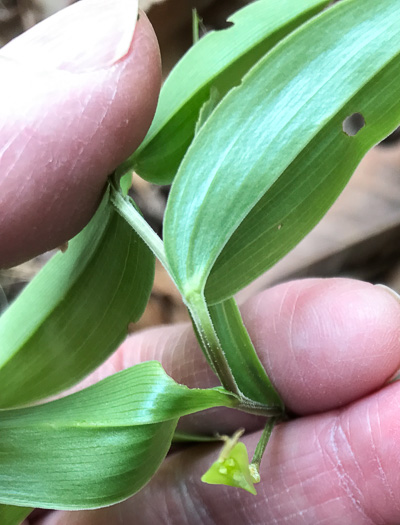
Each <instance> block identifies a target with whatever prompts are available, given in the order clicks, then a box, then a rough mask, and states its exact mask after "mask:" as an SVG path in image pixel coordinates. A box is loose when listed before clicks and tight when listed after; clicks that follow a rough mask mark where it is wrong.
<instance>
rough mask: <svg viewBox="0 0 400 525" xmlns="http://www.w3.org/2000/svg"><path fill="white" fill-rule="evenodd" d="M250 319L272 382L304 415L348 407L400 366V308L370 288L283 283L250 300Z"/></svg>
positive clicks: (332, 282) (345, 282)
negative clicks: (347, 405)
mask: <svg viewBox="0 0 400 525" xmlns="http://www.w3.org/2000/svg"><path fill="white" fill-rule="evenodd" d="M244 318H245V320H246V322H247V326H248V329H249V332H250V334H251V336H252V339H253V341H254V344H255V346H256V349H257V351H258V352H259V355H260V358H261V360H262V361H263V363H264V365H265V367H266V369H267V370H268V373H269V375H270V378H271V380H272V382H273V383H274V385H275V387H276V388H277V390H278V392H279V393H280V394H281V396H282V398H283V400H284V402H285V403H286V406H287V407H288V408H289V409H290V410H293V411H294V412H296V413H299V414H309V413H314V412H320V411H323V410H328V409H332V408H337V407H340V406H343V405H345V404H347V403H350V402H352V401H354V400H356V399H358V398H359V397H361V396H364V395H366V394H368V393H370V392H372V391H374V390H376V389H377V388H379V387H381V386H382V385H383V384H384V383H385V382H386V381H387V380H388V378H390V377H391V376H392V375H393V373H394V372H395V371H396V370H397V369H398V367H399V365H400V344H399V342H400V307H399V304H398V303H397V302H396V300H394V299H393V298H392V297H391V296H390V295H389V294H388V293H387V292H385V291H384V290H381V289H379V288H377V287H374V286H373V285H371V284H368V283H364V282H360V281H355V280H351V279H326V280H324V279H308V280H304V281H294V282H291V283H285V284H282V285H279V286H277V287H275V288H273V289H271V290H268V291H266V292H265V293H263V294H260V295H259V296H257V297H256V298H254V299H252V300H250V301H249V302H248V303H247V304H246V306H245V307H244Z"/></svg>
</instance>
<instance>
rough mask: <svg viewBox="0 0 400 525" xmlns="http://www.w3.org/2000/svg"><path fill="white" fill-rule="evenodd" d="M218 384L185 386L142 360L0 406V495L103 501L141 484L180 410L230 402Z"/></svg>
mask: <svg viewBox="0 0 400 525" xmlns="http://www.w3.org/2000/svg"><path fill="white" fill-rule="evenodd" d="M237 404H238V401H237V399H236V398H235V397H234V396H233V395H232V394H230V393H229V392H226V391H224V390H223V389H221V388H214V389H208V390H200V389H189V388H187V387H185V386H182V385H178V384H177V383H175V382H174V381H173V380H172V379H171V378H170V377H168V376H167V375H166V374H165V372H164V371H163V369H162V368H161V365H160V364H159V363H156V362H147V363H142V364H140V365H137V366H134V367H131V368H129V369H126V370H124V371H122V372H119V373H118V374H115V375H113V376H110V377H108V378H107V379H104V380H103V381H101V382H100V383H97V384H95V385H93V386H91V387H89V388H87V389H85V390H82V391H80V392H77V393H75V394H72V395H70V396H68V397H65V398H62V399H59V400H56V401H53V402H50V403H46V404H44V405H39V406H34V407H29V408H21V409H14V410H3V411H0V503H4V504H11V505H29V506H36V507H41V508H54V509H85V508H86V509H87V508H96V507H99V506H105V505H111V504H113V503H116V502H118V501H121V500H123V499H125V498H127V497H129V496H130V495H132V494H133V493H135V492H137V491H138V490H139V489H140V488H142V487H143V485H144V484H146V483H147V482H148V481H149V479H150V478H151V476H152V475H153V474H154V472H155V471H156V470H157V468H158V467H159V465H160V463H161V461H162V460H163V458H164V457H165V455H166V453H167V451H168V449H169V446H170V443H171V440H172V437H173V434H174V430H175V427H176V424H177V421H178V418H179V417H180V416H182V415H186V414H191V413H194V412H197V411H199V410H204V409H207V408H212V407H217V406H225V407H235V406H236V405H237Z"/></svg>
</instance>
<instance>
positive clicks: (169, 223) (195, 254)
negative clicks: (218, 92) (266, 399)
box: [164, 0, 400, 303]
mask: <svg viewBox="0 0 400 525" xmlns="http://www.w3.org/2000/svg"><path fill="white" fill-rule="evenodd" d="M399 20H400V8H399V5H396V4H394V3H392V2H390V0H386V1H384V2H380V3H379V4H376V2H373V0H368V1H367V2H364V3H363V5H362V6H361V5H360V2H358V1H354V0H345V1H343V2H340V3H339V4H336V6H334V7H332V8H331V9H329V10H327V11H326V12H324V13H322V14H321V15H319V16H318V17H316V18H314V19H313V20H311V21H309V22H308V23H306V24H305V25H303V26H302V27H301V28H299V29H298V30H297V31H295V32H294V33H292V34H291V35H290V36H289V37H288V38H287V39H285V40H284V41H282V42H281V43H280V44H279V45H278V46H276V47H275V48H274V50H273V51H272V52H271V53H270V54H269V55H268V56H267V57H265V58H264V59H262V60H261V61H260V62H259V63H258V64H257V65H256V66H255V67H254V68H253V69H252V70H251V72H249V74H248V75H247V76H246V77H245V79H244V81H243V83H242V85H241V86H240V87H238V88H235V89H234V90H232V91H231V92H230V93H229V94H228V95H227V96H226V97H225V98H224V99H223V101H222V102H221V104H220V105H219V106H218V107H217V109H216V110H215V112H214V113H213V115H212V116H211V117H210V119H209V120H208V121H207V122H206V123H205V124H204V126H203V128H202V130H201V131H200V132H199V134H198V135H197V137H196V138H195V140H194V141H193V143H192V145H191V147H190V148H189V150H188V152H187V155H186V157H185V159H184V161H183V163H182V165H181V168H180V170H179V174H178V176H177V177H176V179H175V181H174V184H173V188H172V191H171V196H170V201H169V203H168V207H167V211H166V217H165V230H164V237H165V239H166V251H167V256H168V260H169V263H170V266H171V267H172V269H173V271H174V272H175V275H174V277H175V280H176V281H177V282H178V284H179V286H180V287H181V290H183V293H184V295H186V294H190V293H194V292H196V293H197V292H198V291H199V290H200V291H201V290H202V289H204V287H205V285H206V281H207V279H208V277H209V274H210V272H212V269H213V266H214V263H215V262H216V260H218V257H221V259H223V257H224V253H223V250H224V249H225V246H227V245H228V243H229V241H230V239H231V238H233V237H234V235H235V231H236V230H238V229H239V228H240V225H241V223H243V224H244V223H245V221H246V220H249V221H250V219H246V217H247V216H250V215H251V211H252V210H253V209H255V207H256V205H257V203H258V202H260V201H261V200H262V198H263V196H265V195H266V194H267V192H268V191H269V190H270V189H271V188H272V187H273V186H274V184H276V185H277V186H279V181H278V179H279V178H280V176H281V175H282V173H285V171H286V170H287V171H288V173H289V174H291V175H293V172H290V169H289V168H290V166H292V165H293V164H295V163H296V159H298V158H299V157H300V161H301V166H302V168H303V169H305V168H308V169H309V166H310V163H312V160H313V151H312V149H309V150H308V151H306V152H305V154H304V155H303V157H301V155H302V154H303V152H304V151H305V150H307V147H308V146H309V145H310V143H311V142H312V141H313V140H323V147H322V150H323V149H324V148H326V147H327V145H329V144H332V143H334V146H337V144H338V143H339V146H340V147H338V149H339V152H340V153H343V152H344V153H345V157H346V158H347V159H348V158H349V157H351V156H352V155H354V158H355V161H354V162H353V164H351V166H350V170H349V169H347V168H346V166H344V167H343V171H342V173H341V174H340V176H339V179H340V183H339V185H338V187H337V188H336V189H335V192H333V193H335V195H330V192H329V187H328V188H327V187H325V188H324V191H322V190H321V192H320V194H319V196H318V198H319V199H321V198H322V200H324V201H325V202H324V205H323V206H322V209H323V212H325V211H326V210H327V209H328V208H329V206H330V204H331V203H332V201H333V199H334V198H335V197H336V196H337V194H338V193H339V192H340V190H341V189H342V188H343V186H344V184H345V182H346V181H347V180H348V178H349V177H350V175H351V173H352V171H353V168H354V167H355V166H354V164H357V163H358V162H359V160H360V159H361V157H362V156H363V154H365V152H366V151H367V150H368V149H369V148H370V147H371V146H372V145H373V144H374V143H376V142H378V141H379V140H381V139H382V138H384V136H385V135H386V134H388V133H390V131H391V130H392V129H394V128H395V127H396V125H397V123H398V122H399V121H400V114H399V107H398V104H397V100H396V93H392V94H390V93H388V89H387V87H386V88H385V82H386V84H387V81H388V77H390V76H391V77H392V80H391V82H390V84H391V85H393V77H394V78H397V79H398V78H399V76H400V74H399V59H398V55H399V51H400V34H399V31H398V22H399ZM320 34H323V35H326V36H325V37H324V39H322V40H321V39H320V38H319V35H320ZM389 40H390V45H389V44H388V41H389ZM312 42H318V45H311V43H312ZM354 42H355V43H356V44H355V45H352V43H354ZM349 48H350V49H351V50H352V53H351V54H349V52H348V50H349ZM332 64H333V66H332ZM282 72H285V73H284V74H282ZM364 85H367V88H366V90H365V91H363V92H362V97H361V98H362V100H363V101H364V103H365V100H366V99H367V95H368V94H369V96H370V98H371V99H372V100H373V102H374V103H375V109H374V108H373V107H372V106H371V104H369V105H363V107H361V108H360V107H356V108H353V109H352V111H360V112H361V113H363V114H364V113H365V115H364V116H365V118H366V121H367V126H366V127H365V128H364V129H363V130H361V131H360V132H359V133H358V134H357V135H356V136H355V137H351V138H350V137H347V136H346V135H344V133H343V131H342V128H341V122H342V121H343V119H344V118H345V117H347V116H348V111H349V109H350V108H352V106H351V104H352V103H354V100H355V97H356V95H357V93H358V92H359V91H362V88H363V87H364ZM382 89H383V92H384V94H385V98H384V99H383V101H382V100H377V97H379V94H380V93H381V90H382ZM388 97H389V98H388ZM335 141H336V142H335ZM332 149H333V150H334V149H335V147H332ZM322 150H321V151H322ZM220 152H223V155H221V154H220ZM216 159H218V161H216ZM330 161H331V162H332V158H330ZM321 162H322V161H321ZM339 162H340V160H339ZM332 176H333V175H332V173H331V178H330V179H329V180H330V181H332ZM277 181H278V182H277ZM315 181H316V182H315ZM290 182H291V180H290V177H289V176H287V177H286V179H285V180H284V182H282V186H281V187H279V188H278V189H279V191H277V192H276V193H277V195H278V196H279V193H282V191H283V189H285V187H286V186H288V185H289V184H290ZM325 182H326V181H325ZM302 183H303V181H302V180H298V181H297V182H296V184H297V186H296V187H294V186H293V188H294V189H293V191H292V192H291V199H290V201H289V200H288V202H287V204H286V207H287V209H289V210H293V209H294V208H295V207H296V206H297V205H299V203H298V200H297V201H294V202H293V200H294V199H295V198H296V195H297V193H298V191H299V186H300V187H301V185H302ZM317 183H318V172H314V173H313V178H311V179H310V178H309V179H307V180H306V181H305V182H304V185H303V188H302V189H301V191H300V196H301V192H303V194H304V195H306V194H307V192H308V193H310V192H311V193H312V191H313V189H314V185H316V184H317ZM304 186H305V188H304ZM321 195H322V197H321ZM329 195H330V196H329ZM297 196H298V195H297ZM266 199H268V197H266ZM303 200H304V199H303ZM306 200H307V199H305V201H306ZM280 204H281V201H280V200H278V197H276V199H275V206H277V207H279V206H280ZM321 213H322V212H321V209H319V210H318V213H316V214H314V215H313V214H312V210H309V214H311V215H313V217H312V220H309V221H308V223H307V227H306V228H303V229H302V230H301V231H300V230H299V231H298V232H297V234H296V235H295V236H294V237H295V238H294V240H293V239H292V240H291V241H290V243H287V246H286V248H285V250H281V252H280V253H279V257H281V256H282V255H283V254H284V253H286V251H287V249H289V248H288V246H293V243H294V244H295V243H296V242H298V241H299V240H300V238H301V236H303V235H304V234H305V232H306V230H307V231H308V230H309V229H310V228H311V227H312V225H313V224H315V223H316V222H317V221H318V220H319V218H320V217H321ZM322 214H323V213H322ZM265 217H266V215H265V213H264V215H263V220H264V219H265ZM293 217H294V219H293V220H294V221H295V215H293ZM183 222H184V224H185V225H184V227H183V225H182V224H183ZM279 224H280V223H279V222H277V223H276V222H275V227H278V226H279ZM216 225H218V227H216ZM246 226H247V225H246ZM270 227H271V225H270V224H268V228H270ZM251 228H253V229H254V231H252V229H251ZM251 228H250V227H244V229H243V230H242V233H241V236H240V242H241V243H242V244H243V245H242V247H241V248H242V251H241V255H240V256H238V257H237V259H235V264H238V261H239V259H240V257H242V258H243V256H244V255H243V254H244V251H245V250H246V249H247V247H248V246H249V245H250V244H251V243H252V242H254V243H256V242H257V237H260V236H261V234H262V232H263V231H264V230H263V223H262V221H253V222H251ZM282 231H283V230H282ZM282 231H281V233H282ZM260 232H261V233H260ZM271 242H272V241H271ZM279 242H280V241H279V238H276V236H275V240H274V244H273V247H274V248H275V249H276V246H277V243H279ZM231 246H234V247H235V249H236V250H239V251H240V247H239V248H238V243H237V242H236V243H235V244H234V243H232V245H231ZM269 249H272V248H271V244H270V245H269ZM221 252H222V254H221ZM233 252H234V249H231V250H230V252H229V261H228V262H227V260H225V259H223V260H224V265H225V266H224V270H226V268H227V265H230V267H231V271H230V272H229V276H228V275H227V274H226V275H225V274H224V272H223V271H222V270H221V271H219V272H218V279H217V277H216V278H215V279H213V278H212V276H211V277H210V286H208V284H207V290H206V297H207V300H208V301H209V302H210V303H215V302H219V301H221V300H223V299H225V298H226V297H229V296H230V295H232V294H233V293H234V292H236V291H237V290H238V289H240V288H241V287H242V286H243V285H244V284H247V283H248V282H250V281H251V280H252V279H254V278H255V277H256V276H257V275H259V274H260V273H262V271H265V269H266V268H267V267H268V265H269V264H272V263H273V262H276V258H274V259H273V258H272V257H271V259H270V260H269V261H267V264H264V263H263V264H262V268H261V267H258V268H257V271H255V270H254V269H249V268H247V269H246V275H245V278H242V276H241V275H240V273H241V272H242V273H243V265H241V267H240V270H237V271H236V270H235V267H234V266H233V264H232V258H233ZM252 255H254V252H253V253H252ZM279 257H278V258H279ZM227 259H228V257H227ZM253 259H254V257H253ZM246 260H247V263H248V264H250V265H251V264H252V263H254V264H257V265H258V264H259V263H258V261H253V260H250V259H249V258H247V259H246ZM240 261H242V259H240ZM271 261H273V262H271ZM220 268H222V264H221V266H220Z"/></svg>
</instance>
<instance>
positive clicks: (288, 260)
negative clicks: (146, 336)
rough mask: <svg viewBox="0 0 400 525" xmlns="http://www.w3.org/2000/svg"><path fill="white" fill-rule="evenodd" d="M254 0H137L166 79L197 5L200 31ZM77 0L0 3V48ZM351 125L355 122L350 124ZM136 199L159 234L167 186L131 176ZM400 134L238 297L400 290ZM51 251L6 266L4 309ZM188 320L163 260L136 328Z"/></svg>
mask: <svg viewBox="0 0 400 525" xmlns="http://www.w3.org/2000/svg"><path fill="white" fill-rule="evenodd" d="M249 1H250V0H164V1H163V0H139V3H140V5H141V7H142V8H143V9H145V10H146V11H147V13H148V16H149V18H150V20H151V22H152V24H153V26H154V29H155V31H156V34H157V36H158V39H159V43H160V48H161V54H162V60H163V74H164V77H166V76H167V75H168V72H169V71H170V70H171V68H172V67H173V66H174V64H175V63H176V62H177V61H178V60H179V58H180V57H181V56H182V55H183V54H184V52H185V51H186V50H187V49H188V48H189V47H190V46H191V44H192V9H193V8H196V9H197V10H198V13H199V16H200V17H201V19H202V23H201V26H200V36H202V35H204V34H205V33H206V32H208V31H212V30H220V29H224V28H226V27H229V22H227V19H228V17H229V15H230V14H231V13H233V12H235V11H237V10H238V9H239V8H241V7H243V6H244V5H245V4H247V3H249ZM73 2H74V0H0V46H2V45H4V44H6V43H7V42H8V41H9V40H11V39H12V38H14V37H16V36H17V35H18V34H20V33H21V32H23V31H25V30H27V29H29V28H30V27H32V26H33V25H34V24H36V23H38V22H40V21H41V20H43V19H44V18H46V17H47V16H50V15H51V14H53V13H54V12H56V11H57V10H59V9H62V8H64V7H66V6H68V5H69V4H71V3H73ZM350 126H351V123H350ZM131 194H132V197H133V198H134V199H135V200H136V202H137V203H138V205H139V206H140V208H141V209H142V211H143V213H144V215H145V217H146V219H147V220H148V221H149V222H150V224H151V225H152V226H153V228H154V229H155V230H156V231H157V232H158V233H161V225H162V218H163V213H164V209H165V203H166V200H167V197H168V188H167V187H159V186H153V185H151V184H149V183H147V182H145V181H143V180H142V179H140V178H139V177H137V176H134V178H133V186H132V190H131ZM399 241H400V133H399V132H398V131H397V132H395V133H394V134H393V135H392V136H391V137H389V138H388V139H387V140H385V141H384V142H383V143H382V144H380V145H379V146H377V147H375V148H374V149H373V150H371V151H370V152H369V153H368V154H367V155H366V156H365V158H364V159H363V161H362V163H361V164H360V166H359V167H358V169H357V171H356V173H355V174H354V176H353V178H352V179H351V181H350V183H349V185H348V186H347V188H346V189H345V190H344V192H343V193H342V195H341V196H340V197H339V199H338V200H337V202H336V203H335V205H334V206H333V207H332V208H331V210H330V211H329V212H328V214H327V215H326V216H325V217H324V219H323V220H322V221H321V222H320V223H319V224H318V226H316V228H314V230H313V231H312V232H311V233H310V234H309V235H308V236H307V237H306V238H305V239H304V240H303V241H302V242H301V243H300V244H299V245H298V246H297V247H296V248H295V249H294V250H293V251H292V252H291V253H289V254H288V255H287V256H286V257H285V258H284V259H282V260H281V261H280V262H279V263H278V264H277V265H276V266H275V267H274V268H272V269H271V270H269V271H268V272H266V274H264V275H263V276H261V277H260V278H259V279H257V280H256V281H255V282H254V283H252V284H251V285H250V286H249V287H248V288H246V289H245V290H242V292H240V294H239V296H238V300H239V302H242V301H244V300H245V299H246V298H248V297H249V296H251V295H253V294H255V293H257V292H258V291H260V290H262V289H265V288H267V287H269V286H272V285H274V284H276V283H279V282H282V281H285V280H288V279H292V278H297V277H300V278H301V277H311V276H312V277H330V276H341V277H353V278H357V279H363V280H367V281H370V282H373V283H383V284H387V285H388V286H390V287H392V288H393V289H395V290H397V291H398V292H400V242H399ZM51 255H52V253H48V254H44V255H42V256H40V257H37V258H35V259H33V260H32V261H28V262H26V263H24V264H22V265H20V266H18V267H15V268H11V269H8V270H0V309H1V308H4V307H5V306H6V305H7V303H9V302H10V301H12V300H13V299H14V298H15V297H16V295H17V294H18V293H19V292H20V291H21V290H22V289H23V287H24V286H25V285H26V284H27V283H28V282H29V281H30V280H31V279H32V277H33V276H34V275H35V274H36V273H37V271H39V269H40V268H41V267H42V266H43V264H44V263H45V262H46V261H47V260H48V259H49V258H50V257H51ZM186 319H188V316H187V313H186V310H185V308H184V306H183V304H182V302H181V300H180V296H179V293H178V292H177V291H176V289H175V287H174V285H173V284H172V283H171V281H170V279H169V278H168V275H167V274H166V273H165V272H164V271H163V269H162V268H161V267H160V266H159V265H158V266H157V268H156V279H155V285H154V289H153V293H152V297H151V300H150V302H149V305H148V307H147V310H146V312H145V314H144V316H143V317H142V319H141V320H140V322H139V323H138V324H137V325H136V326H135V327H134V328H133V329H134V330H137V329H140V328H144V327H148V326H151V325H154V324H161V323H172V322H176V321H182V320H186Z"/></svg>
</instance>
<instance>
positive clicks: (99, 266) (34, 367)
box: [0, 192, 154, 408]
mask: <svg viewBox="0 0 400 525" xmlns="http://www.w3.org/2000/svg"><path fill="white" fill-rule="evenodd" d="M105 275H106V278H105ZM153 276H154V257H153V255H152V254H151V252H150V250H149V249H148V247H147V246H146V245H145V244H144V243H143V241H141V239H139V237H138V236H137V234H136V233H135V232H133V230H131V228H129V226H128V225H127V224H126V223H125V221H124V220H123V219H122V218H120V217H119V215H118V214H117V213H116V212H115V211H114V209H113V207H112V206H111V205H110V204H109V202H108V192H107V194H106V195H105V197H104V199H103V202H102V204H101V206H100V208H99V210H98V212H97V213H96V215H95V217H94V218H93V219H92V221H91V222H90V223H89V225H88V226H87V227H86V228H85V229H84V230H83V231H82V232H81V233H80V234H79V235H78V236H77V237H76V238H75V239H73V240H72V241H71V242H70V246H69V248H68V250H67V252H66V253H65V254H57V255H56V256H55V257H54V258H53V259H52V260H51V261H50V262H49V263H48V264H47V265H46V267H45V268H44V269H43V270H42V271H41V272H40V273H39V274H38V275H37V276H36V278H35V279H34V280H33V281H32V282H31V283H30V284H29V285H28V287H27V288H26V289H25V290H24V291H23V293H22V294H21V295H20V297H19V298H18V299H17V301H16V302H15V303H13V304H12V305H11V306H10V307H9V309H8V310H7V311H6V312H5V314H4V315H3V316H2V317H1V318H0V342H1V352H0V382H1V384H2V389H1V392H0V407H1V408H4V407H10V406H16V405H21V404H26V403H28V402H31V401H34V400H37V399H41V398H43V397H47V396H49V395H52V394H55V393H57V392H59V391H61V390H63V389H65V388H67V387H68V386H71V385H72V384H74V383H76V382H77V381H78V380H79V379H81V378H82V377H84V376H85V375H87V374H88V373H89V372H90V371H91V370H93V369H94V368H95V367H96V366H98V365H99V364H100V363H101V362H103V361H104V360H105V359H106V358H107V357H108V355H110V354H111V352H112V351H114V350H115V348H116V347H117V346H118V344H119V343H120V342H121V341H122V340H123V338H124V337H125V335H126V333H127V327H128V324H129V322H131V321H135V320H137V319H138V318H139V317H140V316H141V314H142V312H143V310H144V308H145V306H146V304H147V300H148V297H149V294H150V290H151V286H152V282H153Z"/></svg>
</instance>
